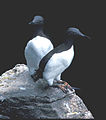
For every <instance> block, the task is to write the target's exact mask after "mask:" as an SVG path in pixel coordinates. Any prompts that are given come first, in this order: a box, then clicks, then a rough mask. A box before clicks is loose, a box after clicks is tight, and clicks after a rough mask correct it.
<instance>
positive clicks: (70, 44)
mask: <svg viewBox="0 0 106 120" xmlns="http://www.w3.org/2000/svg"><path fill="white" fill-rule="evenodd" d="M73 41H74V40H73V39H70V38H67V39H66V41H65V42H64V44H65V46H67V47H68V48H71V46H72V45H73Z"/></svg>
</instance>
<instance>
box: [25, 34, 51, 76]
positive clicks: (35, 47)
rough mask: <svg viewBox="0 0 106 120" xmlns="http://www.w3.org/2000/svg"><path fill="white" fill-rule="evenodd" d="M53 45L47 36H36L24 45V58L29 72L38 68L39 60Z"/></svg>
mask: <svg viewBox="0 0 106 120" xmlns="http://www.w3.org/2000/svg"><path fill="white" fill-rule="evenodd" d="M52 49H53V45H52V43H51V41H50V40H49V39H47V38H44V37H40V36H37V37H35V38H33V39H32V40H30V41H29V42H28V43H27V46H26V47H25V58H26V62H27V65H28V68H29V71H30V73H31V74H33V72H34V70H35V69H38V67H39V62H40V60H41V59H42V58H43V57H44V56H45V55H46V54H47V53H48V52H50V51H51V50H52Z"/></svg>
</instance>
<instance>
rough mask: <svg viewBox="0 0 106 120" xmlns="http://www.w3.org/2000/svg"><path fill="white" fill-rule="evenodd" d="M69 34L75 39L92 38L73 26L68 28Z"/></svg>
mask: <svg viewBox="0 0 106 120" xmlns="http://www.w3.org/2000/svg"><path fill="white" fill-rule="evenodd" d="M67 35H68V37H70V38H72V39H74V40H79V39H91V38H90V37H89V36H87V35H85V34H83V33H81V32H80V30H79V29H78V28H73V27H70V28H68V30H67Z"/></svg>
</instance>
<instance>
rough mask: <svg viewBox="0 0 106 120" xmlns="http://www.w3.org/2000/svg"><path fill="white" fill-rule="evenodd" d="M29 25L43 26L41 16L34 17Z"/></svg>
mask: <svg viewBox="0 0 106 120" xmlns="http://www.w3.org/2000/svg"><path fill="white" fill-rule="evenodd" d="M29 24H32V25H43V24H44V18H43V17H42V16H35V17H34V19H33V20H32V21H31V22H29Z"/></svg>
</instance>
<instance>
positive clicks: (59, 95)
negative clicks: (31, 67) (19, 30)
mask: <svg viewBox="0 0 106 120" xmlns="http://www.w3.org/2000/svg"><path fill="white" fill-rule="evenodd" d="M45 85H46V82H45V81H44V80H43V79H39V80H38V81H37V82H36V83H35V82H33V79H32V78H31V77H30V75H29V72H28V68H27V66H26V65H24V64H17V65H16V66H15V67H14V68H13V69H11V70H9V71H7V72H5V73H3V74H2V75H1V76H0V119H3V120H11V119H15V120H17V119H18V120H19V119H20V120H31V119H37V118H42V119H43V118H45V119H93V116H92V114H91V112H90V111H88V109H87V108H86V106H85V105H84V103H83V101H82V100H81V99H80V98H79V97H78V96H77V95H76V94H75V92H72V91H69V93H67V94H65V93H63V91H62V90H60V89H58V88H49V89H45Z"/></svg>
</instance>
